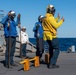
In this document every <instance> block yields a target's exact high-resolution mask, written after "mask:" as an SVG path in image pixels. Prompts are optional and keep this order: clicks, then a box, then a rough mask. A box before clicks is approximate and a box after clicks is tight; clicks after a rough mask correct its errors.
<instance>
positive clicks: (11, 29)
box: [1, 10, 20, 68]
mask: <svg viewBox="0 0 76 75" xmlns="http://www.w3.org/2000/svg"><path fill="white" fill-rule="evenodd" d="M15 17H16V13H15V11H13V10H11V11H9V12H8V14H7V15H6V16H5V17H4V18H3V19H2V21H1V23H2V24H3V27H4V36H5V41H6V53H5V67H7V68H8V58H9V57H10V65H11V66H17V65H16V64H15V63H14V60H13V56H14V53H15V45H16V37H17V36H18V35H17V30H16V26H18V24H19V23H20V14H18V16H17V21H16V22H15V20H14V18H15ZM19 25H20V24H19ZM9 37H10V39H9ZM9 43H10V45H9ZM9 46H10V56H8V50H9Z"/></svg>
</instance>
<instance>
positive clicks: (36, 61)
mask: <svg viewBox="0 0 76 75" xmlns="http://www.w3.org/2000/svg"><path fill="white" fill-rule="evenodd" d="M30 61H34V66H35V67H39V65H40V64H39V57H38V56H35V57H34V58H32V59H24V60H23V61H21V62H20V64H24V71H28V70H29V69H30Z"/></svg>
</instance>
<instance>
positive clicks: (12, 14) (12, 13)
mask: <svg viewBox="0 0 76 75" xmlns="http://www.w3.org/2000/svg"><path fill="white" fill-rule="evenodd" d="M9 12H10V13H11V16H12V17H13V18H14V17H15V16H16V13H15V11H13V10H11V11H9Z"/></svg>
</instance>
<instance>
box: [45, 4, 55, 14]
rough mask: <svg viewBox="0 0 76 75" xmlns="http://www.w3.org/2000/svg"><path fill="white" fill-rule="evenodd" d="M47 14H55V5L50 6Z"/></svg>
mask: <svg viewBox="0 0 76 75" xmlns="http://www.w3.org/2000/svg"><path fill="white" fill-rule="evenodd" d="M46 12H47V13H52V12H55V8H54V6H53V5H48V7H47V9H46Z"/></svg>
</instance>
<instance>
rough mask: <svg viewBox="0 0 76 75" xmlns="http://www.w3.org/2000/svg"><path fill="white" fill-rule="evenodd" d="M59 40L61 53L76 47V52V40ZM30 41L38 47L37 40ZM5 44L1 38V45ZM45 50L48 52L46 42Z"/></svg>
mask: <svg viewBox="0 0 76 75" xmlns="http://www.w3.org/2000/svg"><path fill="white" fill-rule="evenodd" d="M58 40H59V46H60V51H67V50H68V49H69V47H71V46H75V50H76V38H58ZM29 41H30V42H31V43H33V44H34V45H36V39H35V38H29ZM2 44H3V37H0V45H2ZM44 49H45V50H48V44H47V43H46V42H44Z"/></svg>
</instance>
